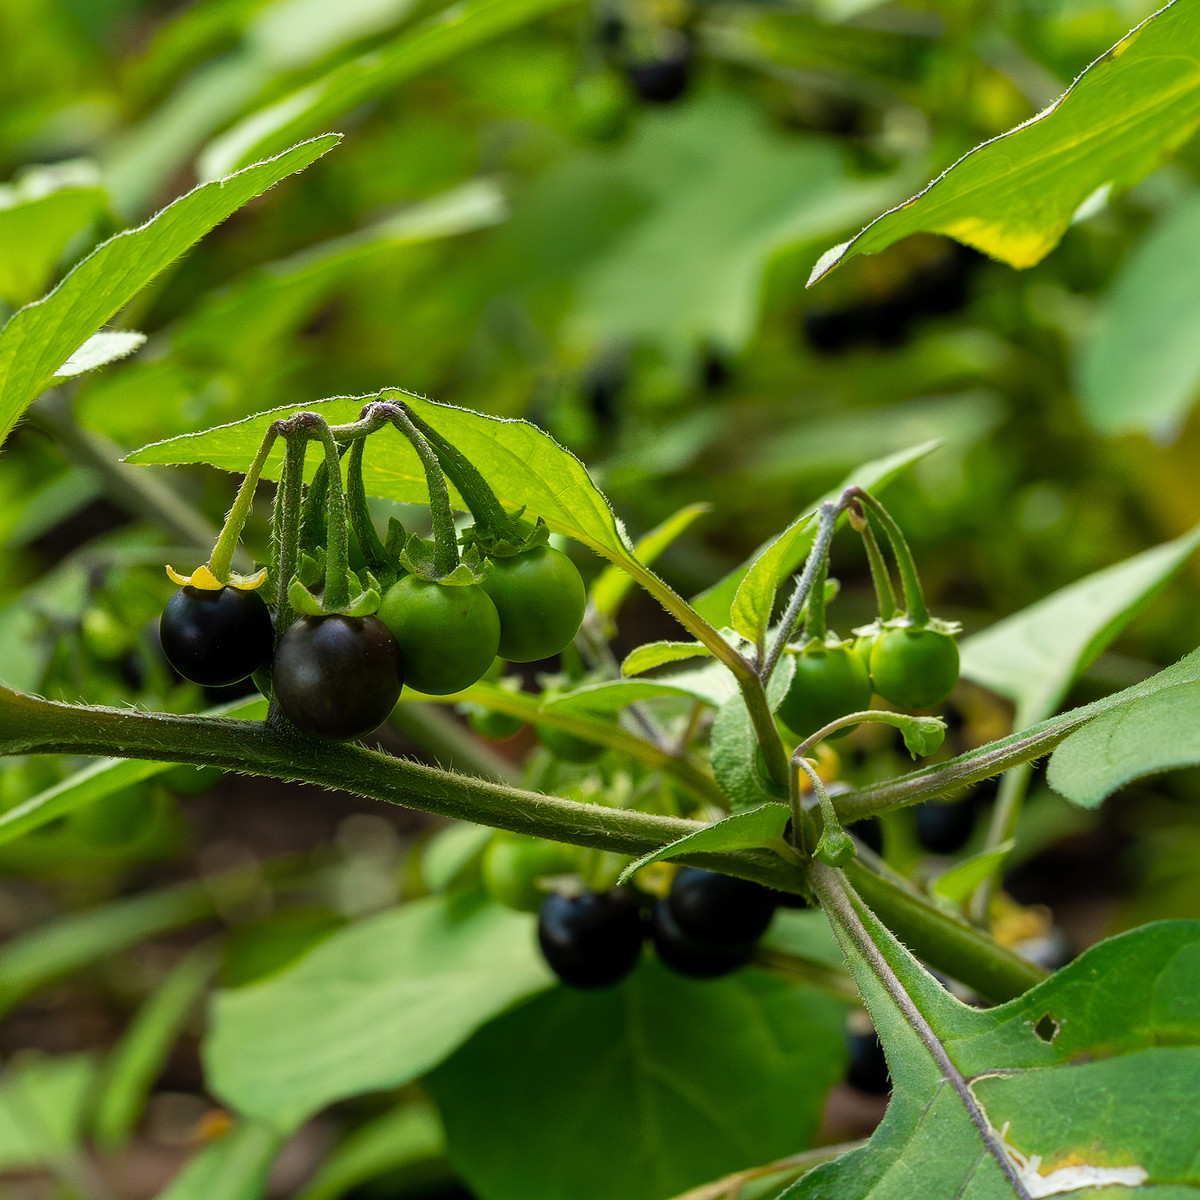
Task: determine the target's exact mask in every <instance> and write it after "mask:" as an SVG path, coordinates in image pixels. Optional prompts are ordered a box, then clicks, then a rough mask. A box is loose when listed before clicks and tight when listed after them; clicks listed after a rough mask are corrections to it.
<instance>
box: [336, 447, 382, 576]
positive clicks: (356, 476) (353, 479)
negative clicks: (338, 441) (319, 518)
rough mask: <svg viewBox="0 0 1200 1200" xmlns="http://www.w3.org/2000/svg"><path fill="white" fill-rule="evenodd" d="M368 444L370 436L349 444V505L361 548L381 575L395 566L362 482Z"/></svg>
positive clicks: (347, 477)
mask: <svg viewBox="0 0 1200 1200" xmlns="http://www.w3.org/2000/svg"><path fill="white" fill-rule="evenodd" d="M366 444H367V439H366V438H365V437H361V438H355V439H354V441H353V442H352V443H351V445H350V453H349V456H348V459H347V462H346V500H347V504H348V507H349V509H350V525H351V527H352V528H353V530H354V536H355V537H356V538H357V539H358V545H359V549H360V550H362V552H363V557H364V558H365V559H366V560H367V566H368V567H369V568H370V570H372V571H374V572H375V574H376V575H379V576H380V577H382V576H383V575H384V574H386V573H387V572H388V571H389V570H392V569H394V568H393V566H392V563H391V562H390V560H389V558H388V554H387V551H386V550H385V549H384V548H383V543H382V542H381V541H380V540H379V534H378V533H377V532H376V530H375V522H374V521H373V520H371V510H370V509H369V508H368V507H367V490H366V488H365V487H364V486H363V474H362V460H363V450H364V449H365V447H366Z"/></svg>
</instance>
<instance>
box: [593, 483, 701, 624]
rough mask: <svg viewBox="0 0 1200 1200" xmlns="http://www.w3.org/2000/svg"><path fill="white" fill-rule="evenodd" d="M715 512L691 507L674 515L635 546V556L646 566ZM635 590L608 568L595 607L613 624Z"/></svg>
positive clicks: (599, 583) (595, 588) (597, 588)
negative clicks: (689, 528) (632, 590)
mask: <svg viewBox="0 0 1200 1200" xmlns="http://www.w3.org/2000/svg"><path fill="white" fill-rule="evenodd" d="M710 512H712V505H711V504H688V505H686V506H685V507H683V508H681V509H680V510H679V511H678V512H676V513H672V514H671V516H669V517H668V518H667V519H666V520H665V521H663V522H662V524H661V525H656V526H655V527H654V528H653V529H652V530H650V532H649V533H648V534H646V535H645V536H644V537H640V538H638V540H637V541H636V542H635V543H634V547H633V553H634V554H635V555H636V556H637V557H638V558H639V559H641V561H642V562H644V563H645V564H646V566H650V565H652V564H653V562H654V560H655V559H656V558H658V556H659V555H660V554H661V553H662V552H663V551H664V550H665V549H666V548H667V547H668V546H670V545H671V543H672V542H674V541H675V540H676V538H678V537H679V536H680V535H681V534H683V533H684V531H685V530H687V528H688V527H689V526H690V525H691V524H692V522H693V521H695V520H696V519H697V518H699V517H702V516H704V515H705V514H706V513H710ZM631 587H633V580H632V579H631V578H630V577H629V576H628V575H627V574H626V573H625V572H624V571H622V570H621V569H620V568H618V567H614V566H608V567H605V568H604V570H603V571H601V572H600V574H599V575H598V576H597V577H596V579H595V581H594V582H593V584H592V586H591V588H590V595H591V599H592V603H593V604H594V605H595V606H596V610H597V612H599V613H600V614H601V615H602V616H605V617H607V618H608V619H609V620H614V619H615V618H616V615H617V612H618V611H619V610H620V607H621V604H622V602H623V601H624V599H625V597H626V596H627V595H628V593H629V589H630V588H631Z"/></svg>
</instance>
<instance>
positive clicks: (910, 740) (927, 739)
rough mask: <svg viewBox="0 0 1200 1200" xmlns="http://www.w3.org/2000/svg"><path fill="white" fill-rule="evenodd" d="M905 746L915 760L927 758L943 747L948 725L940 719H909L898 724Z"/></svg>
mask: <svg viewBox="0 0 1200 1200" xmlns="http://www.w3.org/2000/svg"><path fill="white" fill-rule="evenodd" d="M897 727H898V728H899V730H900V734H901V736H902V737H903V738H904V746H905V748H906V749H907V750H908V752H909V754H910V755H912V757H913V758H925V757H927V756H928V755H930V754H932V753H933V752H934V751H935V750H937V749H938V747H939V746H941V744H942V742H943V741H944V740H945V737H946V723H945V721H943V720H941V718H940V717H909V718H908V719H907V720H906V721H901V722H897Z"/></svg>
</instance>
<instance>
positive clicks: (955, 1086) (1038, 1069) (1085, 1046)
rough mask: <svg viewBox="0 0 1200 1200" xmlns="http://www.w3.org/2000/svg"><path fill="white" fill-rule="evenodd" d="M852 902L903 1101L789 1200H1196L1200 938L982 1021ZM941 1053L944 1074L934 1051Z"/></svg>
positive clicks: (1092, 972)
mask: <svg viewBox="0 0 1200 1200" xmlns="http://www.w3.org/2000/svg"><path fill="white" fill-rule="evenodd" d="M852 901H853V904H852V908H853V910H854V913H855V916H856V919H857V923H858V925H859V931H858V935H856V934H855V932H854V930H853V928H852V926H851V924H850V923H849V922H847V920H846V919H845V918H844V917H843V916H842V915H841V914H838V915H836V916H835V917H834V918H833V924H834V927H835V931H836V932H837V933H838V936H839V940H840V941H841V943H842V948H843V951H844V952H845V953H846V956H847V959H848V961H849V965H850V968H851V971H852V972H853V974H854V976H855V980H856V982H857V983H858V986H859V990H860V991H861V992H862V993H863V996H864V998H865V1000H866V1002H867V1006H868V1008H869V1009H870V1012H871V1016H872V1019H873V1020H874V1022H875V1025H876V1028H877V1029H878V1031H879V1034H880V1037H881V1039H882V1041H883V1043H884V1047H885V1050H886V1052H887V1055H888V1065H889V1068H890V1071H891V1075H892V1079H893V1085H894V1086H893V1095H892V1100H891V1103H890V1105H889V1106H888V1110H887V1114H886V1115H885V1117H884V1120H883V1123H882V1124H881V1125H880V1126H879V1128H878V1129H877V1130H876V1131H875V1133H874V1135H873V1136H872V1137H871V1139H870V1141H869V1142H868V1143H867V1144H866V1145H865V1146H864V1147H862V1148H861V1149H859V1150H855V1151H852V1152H851V1153H849V1154H846V1155H844V1156H843V1157H841V1158H839V1159H837V1160H836V1161H834V1162H832V1163H829V1164H826V1165H824V1166H821V1167H818V1168H816V1169H815V1170H814V1171H812V1172H810V1173H809V1174H808V1175H806V1176H805V1177H804V1178H803V1179H802V1180H800V1181H799V1182H798V1183H797V1184H795V1185H794V1186H793V1187H791V1188H789V1189H788V1190H787V1191H785V1192H784V1193H783V1196H786V1197H787V1198H788V1200H805V1198H810V1197H811V1198H812V1200H817V1198H818V1197H819V1198H820V1200H911V1198H912V1197H914V1196H921V1197H922V1198H926V1197H928V1198H929V1200H950V1198H951V1197H956V1196H963V1195H969V1196H971V1197H973V1198H975V1200H1014V1197H1015V1198H1018V1200H1030V1198H1031V1197H1037V1196H1046V1195H1051V1194H1055V1193H1058V1192H1062V1191H1070V1192H1072V1193H1074V1192H1076V1191H1079V1192H1081V1194H1086V1195H1089V1196H1091V1195H1096V1196H1097V1197H1102V1196H1110V1195H1111V1196H1118V1195H1128V1194H1129V1192H1127V1191H1125V1190H1123V1189H1122V1190H1114V1191H1111V1192H1110V1191H1107V1190H1105V1191H1096V1192H1093V1191H1092V1190H1091V1189H1092V1188H1102V1187H1103V1188H1107V1187H1109V1186H1112V1187H1114V1188H1115V1187H1116V1186H1117V1185H1120V1184H1124V1185H1125V1186H1126V1187H1138V1186H1139V1185H1143V1184H1144V1185H1146V1186H1147V1187H1150V1186H1154V1185H1159V1186H1162V1187H1163V1189H1164V1190H1163V1191H1162V1192H1161V1193H1160V1192H1159V1191H1158V1190H1157V1188H1155V1190H1154V1192H1153V1194H1154V1195H1156V1196H1157V1195H1160V1194H1162V1195H1171V1196H1176V1195H1178V1196H1180V1197H1183V1196H1185V1195H1193V1194H1194V1190H1193V1189H1194V1188H1195V1186H1196V1182H1197V1180H1196V1176H1195V1173H1194V1167H1193V1165H1192V1164H1193V1163H1194V1162H1195V1157H1196V1153H1197V1150H1198V1149H1200V1138H1198V1136H1197V1132H1196V1123H1195V1119H1194V1109H1193V1106H1192V1105H1191V1103H1190V1102H1189V1101H1188V1100H1187V1099H1186V1097H1187V1096H1190V1095H1191V1094H1192V1093H1193V1092H1194V1089H1195V1087H1196V1081H1197V1080H1198V1079H1200V1002H1198V1001H1197V999H1196V997H1197V996H1200V924H1198V923H1196V922H1183V921H1181V922H1164V923H1162V924H1159V925H1151V926H1146V927H1144V928H1142V929H1139V930H1137V931H1135V932H1133V933H1130V934H1126V935H1124V936H1122V937H1118V938H1114V939H1112V940H1110V941H1107V942H1102V943H1100V944H1099V945H1097V946H1094V947H1092V948H1091V949H1090V950H1088V951H1087V952H1086V953H1084V954H1083V955H1081V956H1080V957H1079V958H1078V959H1076V960H1075V961H1074V962H1073V963H1071V964H1070V966H1068V967H1066V968H1064V969H1063V970H1062V971H1060V972H1058V973H1057V974H1056V975H1054V976H1052V977H1051V978H1050V979H1048V980H1047V981H1046V982H1045V983H1043V984H1040V985H1038V986H1037V987H1035V988H1034V989H1032V990H1031V991H1029V992H1027V993H1026V994H1025V995H1024V996H1021V997H1019V998H1017V999H1016V1000H1012V1001H1010V1002H1009V1003H1007V1004H1004V1005H1001V1006H1000V1007H998V1008H994V1009H990V1010H987V1011H980V1010H978V1009H974V1008H970V1007H968V1006H967V1005H964V1004H961V1003H960V1002H959V1001H958V1000H956V999H955V998H954V997H952V996H951V995H950V994H949V993H948V992H946V991H945V990H944V989H943V988H942V986H941V985H940V984H939V983H938V982H937V981H936V980H935V979H934V978H933V977H932V976H930V975H929V974H927V973H926V972H925V971H924V969H923V968H922V967H920V966H919V965H918V963H917V962H916V960H915V959H913V958H912V956H911V955H910V954H909V953H908V951H907V950H905V949H904V947H903V946H901V945H900V943H899V942H897V941H896V939H895V938H894V937H892V935H891V934H889V933H888V932H887V930H886V929H884V928H883V926H882V925H881V924H880V923H879V921H878V920H877V918H875V916H874V915H873V914H872V913H871V912H870V910H869V909H867V908H866V907H865V906H864V905H862V903H861V901H859V900H858V899H857V897H852ZM870 943H874V948H873V949H868V950H866V952H864V948H865V947H869V946H870ZM872 953H873V954H877V955H878V956H879V958H880V959H881V960H882V962H883V964H884V967H883V969H884V970H887V971H890V972H892V973H893V975H894V979H895V981H897V982H898V984H899V985H900V987H901V989H902V990H903V992H904V993H906V994H907V996H908V998H909V999H910V1000H911V1001H913V1002H914V1003H915V1006H916V1008H917V1009H918V1010H919V1012H920V1014H921V1016H920V1018H918V1020H920V1021H923V1022H924V1023H926V1029H925V1030H924V1032H923V1033H921V1034H919V1033H918V1025H917V1022H916V1021H914V1019H913V1018H912V1017H911V1016H908V1015H905V1012H904V1010H903V1008H902V1007H901V1005H900V1004H899V1003H898V1002H897V996H896V993H895V991H894V990H893V989H890V988H885V987H884V986H883V985H882V984H881V982H880V979H881V972H880V969H879V966H878V965H877V964H872V962H871V959H870V954H872ZM1098 983H1102V986H1097V985H1098ZM927 1039H928V1040H927ZM939 1046H940V1048H941V1050H942V1051H943V1052H944V1054H945V1056H946V1060H945V1062H944V1063H939V1062H938V1060H937V1059H936V1058H935V1056H934V1052H933V1049H931V1047H939ZM968 1103H970V1104H971V1105H972V1106H973V1107H974V1109H975V1116H973V1115H972V1113H971V1111H970V1109H969V1108H968ZM1072 1172H1073V1173H1072ZM1171 1185H1175V1187H1176V1188H1178V1190H1171ZM1148 1194H1149V1193H1148Z"/></svg>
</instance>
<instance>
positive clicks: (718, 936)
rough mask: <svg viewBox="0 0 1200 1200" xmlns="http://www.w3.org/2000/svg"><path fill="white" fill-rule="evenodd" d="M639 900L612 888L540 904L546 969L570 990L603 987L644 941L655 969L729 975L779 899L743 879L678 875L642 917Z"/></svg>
mask: <svg viewBox="0 0 1200 1200" xmlns="http://www.w3.org/2000/svg"><path fill="white" fill-rule="evenodd" d="M646 899H647V898H646V897H643V896H642V895H641V894H640V893H638V892H636V891H634V890H633V889H631V888H619V887H618V888H613V889H611V890H610V891H607V892H583V893H582V894H580V895H577V896H566V895H557V894H555V895H550V896H547V897H546V899H545V901H544V902H543V903H542V907H541V911H540V913H539V915H538V942H539V943H540V945H541V948H542V953H543V955H544V956H545V958H546V962H547V963H548V964H549V966H550V969H551V970H552V971H554V973H555V974H556V975H557V976H558V977H559V978H560V979H561V980H562V981H563V982H564V983H568V984H570V985H571V986H572V987H581V988H590V987H606V986H608V985H609V984H613V983H616V982H617V981H618V980H620V979H623V978H624V977H625V976H626V975H628V974H629V972H630V971H632V970H633V968H634V966H635V965H636V964H637V962H638V959H639V958H640V957H641V954H642V943H643V942H644V941H645V940H646V939H647V938H649V940H650V941H651V943H652V944H653V946H654V950H655V952H656V953H657V955H658V957H659V958H660V959H661V960H662V962H663V963H664V964H665V965H666V966H668V967H670V968H671V970H672V971H675V972H677V973H678V974H680V975H687V976H690V977H691V978H693V979H715V978H717V977H718V976H720V975H728V974H729V973H730V972H732V971H736V970H737V969H738V968H739V967H743V966H745V965H746V963H748V962H749V961H750V959H751V958H752V957H753V956H754V949H755V946H756V945H757V944H758V939H759V938H760V937H761V936H762V934H763V933H764V932H765V930H766V928H767V926H768V925H769V924H770V923H771V918H772V916H774V914H775V909H776V907H777V906H778V905H779V903H780V902H781V899H782V897H781V896H780V894H779V893H778V892H774V891H772V890H771V889H770V888H766V887H763V886H762V885H761V884H757V883H751V882H749V881H748V880H745V879H735V878H734V877H732V876H730V875H720V874H717V873H716V872H714V871H703V870H700V869H699V868H698V867H684V868H682V869H681V870H680V871H679V872H678V873H677V874H676V875H675V878H674V880H673V881H672V883H671V889H670V891H669V893H668V894H667V896H666V898H665V899H662V900H657V901H654V902H653V906H652V907H651V908H650V910H649V912H647V910H646V908H645V907H644V901H645V900H646Z"/></svg>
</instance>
